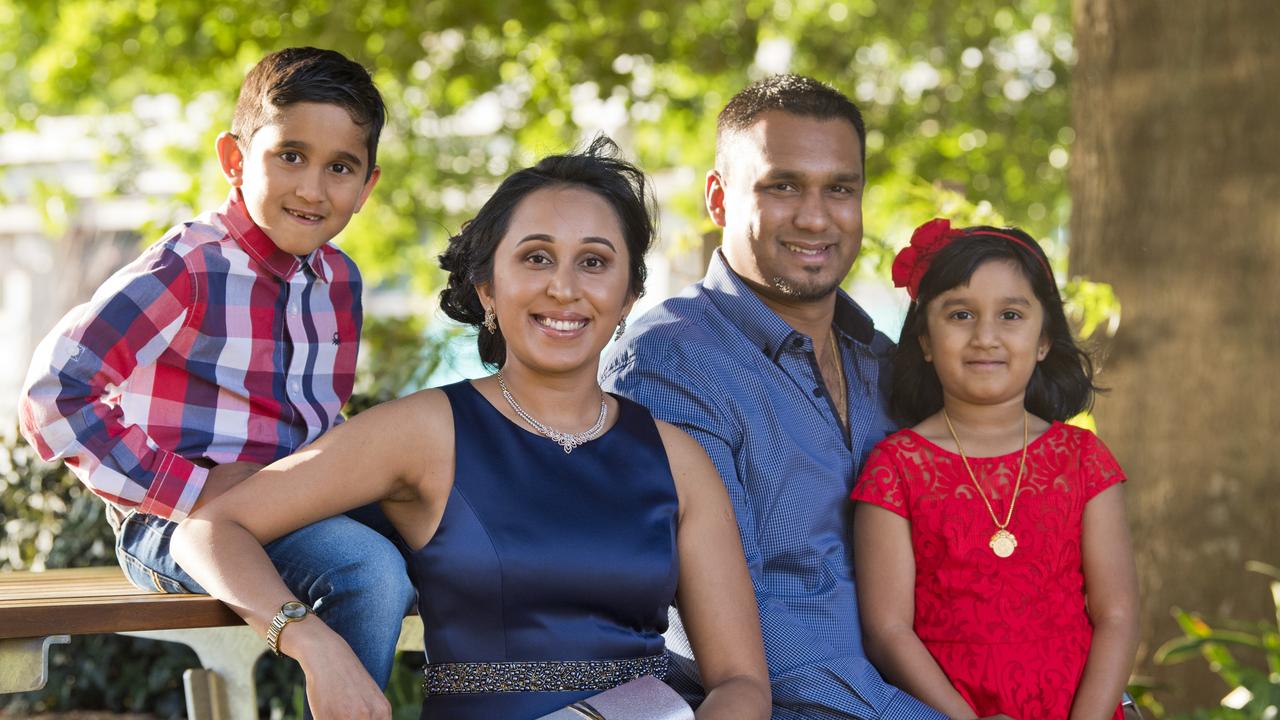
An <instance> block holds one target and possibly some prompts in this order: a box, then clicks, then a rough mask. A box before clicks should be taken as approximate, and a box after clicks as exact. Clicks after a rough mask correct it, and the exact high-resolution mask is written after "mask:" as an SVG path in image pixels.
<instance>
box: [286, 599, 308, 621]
mask: <svg viewBox="0 0 1280 720" xmlns="http://www.w3.org/2000/svg"><path fill="white" fill-rule="evenodd" d="M280 612H282V613H284V616H285V617H287V618H292V619H294V620H298V619H300V618H304V617H306V616H307V606H306V605H303V604H302V603H300V602H298V601H297V600H290V601H289V602H287V603H285V604H284V606H283V607H281V608H280Z"/></svg>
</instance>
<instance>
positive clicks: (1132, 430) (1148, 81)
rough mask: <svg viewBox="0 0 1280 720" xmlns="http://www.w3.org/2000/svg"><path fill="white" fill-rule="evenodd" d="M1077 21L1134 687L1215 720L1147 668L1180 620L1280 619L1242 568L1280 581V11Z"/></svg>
mask: <svg viewBox="0 0 1280 720" xmlns="http://www.w3.org/2000/svg"><path fill="white" fill-rule="evenodd" d="M1074 11H1075V29H1076V46H1077V51H1078V64H1077V65H1076V69H1075V75H1074V78H1073V84H1074V93H1075V94H1074V97H1073V110H1072V113H1073V124H1074V126H1075V130H1076V140H1075V147H1074V153H1073V159H1072V163H1073V164H1072V168H1071V175H1070V180H1071V191H1072V198H1073V200H1072V207H1073V210H1072V216H1071V237H1072V242H1071V270H1072V273H1073V274H1077V275H1083V276H1086V277H1088V278H1089V279H1091V280H1096V281H1102V282H1108V283H1111V284H1112V285H1113V286H1114V288H1115V291H1116V293H1117V295H1118V297H1119V300H1120V302H1121V304H1122V309H1123V320H1122V322H1121V324H1120V327H1119V330H1118V332H1117V333H1116V335H1115V337H1114V338H1113V339H1112V340H1111V341H1110V342H1109V343H1108V346H1107V348H1106V351H1107V352H1106V355H1105V359H1104V371H1103V373H1102V376H1101V382H1102V384H1104V385H1106V386H1109V387H1110V388H1112V391H1111V392H1110V393H1109V394H1107V395H1105V396H1103V397H1102V398H1101V399H1100V400H1099V401H1098V403H1097V407H1096V416H1097V420H1098V425H1099V432H1100V434H1101V435H1102V437H1103V438H1104V440H1105V441H1106V442H1107V443H1108V444H1109V446H1110V447H1111V448H1112V450H1113V451H1114V452H1115V453H1116V455H1117V456H1118V457H1119V459H1120V461H1121V463H1122V464H1123V465H1124V467H1125V468H1126V470H1127V472H1128V475H1129V477H1130V482H1129V484H1128V486H1127V493H1128V497H1129V508H1130V510H1129V512H1130V519H1131V527H1132V530H1133V533H1134V540H1135V545H1136V553H1137V561H1138V568H1139V576H1140V580H1141V586H1142V595H1143V601H1142V618H1141V623H1142V638H1143V644H1142V647H1141V649H1140V652H1139V665H1138V672H1139V674H1141V675H1147V676H1150V677H1154V678H1155V679H1156V680H1157V681H1158V682H1159V683H1160V685H1161V686H1162V688H1163V689H1161V690H1158V691H1157V693H1156V696H1157V697H1158V698H1159V699H1161V700H1162V701H1163V702H1165V704H1166V706H1167V707H1168V708H1169V709H1170V710H1174V711H1182V710H1187V709H1189V708H1191V707H1192V706H1196V705H1216V704H1217V701H1218V700H1219V699H1221V697H1222V696H1223V695H1224V694H1225V692H1226V691H1227V687H1226V685H1225V684H1223V683H1222V682H1221V681H1220V680H1218V679H1217V678H1216V677H1215V676H1214V675H1212V674H1211V673H1210V672H1209V670H1208V669H1207V666H1206V664H1205V663H1203V662H1199V661H1192V662H1189V663H1185V664H1183V665H1178V666H1173V667H1156V666H1154V664H1153V663H1152V662H1151V653H1152V652H1153V651H1154V650H1155V648H1157V647H1159V645H1160V644H1161V643H1162V642H1164V641H1165V640H1167V639H1169V638H1172V637H1175V636H1178V635H1180V632H1179V631H1178V628H1177V626H1176V625H1175V624H1174V622H1173V620H1172V617H1171V614H1170V609H1171V608H1172V607H1174V606H1177V607H1181V608H1183V609H1186V610H1193V611H1198V612H1200V613H1202V614H1204V615H1205V617H1206V619H1209V620H1211V621H1213V620H1218V621H1220V620H1224V619H1232V620H1240V621H1266V620H1270V621H1271V622H1273V623H1274V620H1275V617H1276V615H1275V612H1276V610H1275V608H1274V607H1273V606H1272V605H1271V601H1270V597H1269V593H1268V591H1267V585H1266V579H1265V578H1263V577H1262V576H1259V575H1254V574H1252V573H1247V572H1245V570H1244V564H1245V562H1246V561H1248V560H1262V561H1265V562H1269V563H1272V564H1277V565H1280V529H1278V528H1280V524H1278V523H1277V522H1276V519H1275V515H1276V514H1277V511H1278V510H1280V493H1278V492H1277V490H1278V486H1280V383H1278V382H1277V378H1276V374H1277V370H1280V305H1278V304H1277V300H1276V294H1277V288H1280V95H1278V94H1277V91H1278V90H1280V40H1278V39H1277V38H1278V37H1280V2H1275V0H1187V1H1186V2H1168V1H1167V0H1075V2H1074ZM1250 659H1251V660H1255V661H1256V660H1257V658H1250Z"/></svg>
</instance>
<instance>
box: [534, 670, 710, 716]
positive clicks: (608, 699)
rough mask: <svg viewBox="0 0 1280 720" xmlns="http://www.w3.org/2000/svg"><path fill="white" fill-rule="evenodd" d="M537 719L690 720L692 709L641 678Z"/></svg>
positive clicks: (658, 682)
mask: <svg viewBox="0 0 1280 720" xmlns="http://www.w3.org/2000/svg"><path fill="white" fill-rule="evenodd" d="M538 720H693V710H692V709H690V708H689V704H688V703H686V702H685V701H684V698H682V697H680V695H679V693H677V692H676V691H675V690H672V689H671V688H670V687H668V686H667V684H666V683H664V682H662V681H661V680H659V679H658V678H656V677H653V676H652V675H645V676H643V677H638V678H636V679H635V680H632V681H631V682H628V683H623V684H622V685H619V686H618V687H616V688H613V689H612V690H605V691H604V692H602V693H600V694H599V695H592V696H591V697H589V698H587V699H585V700H579V701H578V702H576V703H574V704H572V705H570V706H568V707H563V708H560V709H559V710H557V711H555V712H553V713H551V714H550V715H543V716H542V717H540V718H538Z"/></svg>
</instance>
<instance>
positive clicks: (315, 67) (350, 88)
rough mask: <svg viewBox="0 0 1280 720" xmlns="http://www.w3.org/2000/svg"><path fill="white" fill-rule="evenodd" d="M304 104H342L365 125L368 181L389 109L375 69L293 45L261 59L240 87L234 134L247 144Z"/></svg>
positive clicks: (232, 132) (316, 49)
mask: <svg viewBox="0 0 1280 720" xmlns="http://www.w3.org/2000/svg"><path fill="white" fill-rule="evenodd" d="M301 102H312V103H327V104H330V105H337V106H339V107H341V108H342V109H344V110H346V111H347V114H349V115H350V116H351V120H352V122H354V123H355V124H357V125H359V126H360V127H362V128H364V129H365V134H366V140H365V146H366V149H367V150H368V151H369V165H368V167H367V168H366V170H365V179H366V180H368V179H369V177H370V176H372V175H373V168H374V166H375V165H377V162H378V137H379V136H380V135H381V134H382V126H383V125H385V124H386V122H387V109H386V106H385V105H383V102H382V94H381V93H379V92H378V87H377V86H376V85H374V84H373V78H372V77H370V76H369V71H367V70H365V69H364V68H363V67H361V66H360V64H359V63H356V62H352V61H351V60H348V59H347V58H346V56H344V55H343V54H342V53H339V52H336V51H334V50H322V49H320V48H313V47H296V48H287V49H285V50H280V51H278V52H273V53H271V54H270V55H268V56H266V57H264V58H262V60H260V61H258V64H257V65H254V66H253V69H252V70H250V71H249V74H248V75H246V76H245V78H244V83H243V84H241V86H240V97H239V99H238V100H236V113H235V116H234V117H232V119H231V134H232V135H235V137H236V141H237V142H239V143H241V147H242V148H243V147H246V146H248V144H249V142H250V141H251V140H252V139H253V135H254V133H256V132H258V130H260V129H261V128H262V127H263V126H264V125H267V124H269V123H271V122H272V121H273V120H274V119H275V117H276V114H277V113H279V112H280V111H281V110H283V109H284V108H287V107H289V106H290V105H293V104H295V103H301Z"/></svg>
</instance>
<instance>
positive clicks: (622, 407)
mask: <svg viewBox="0 0 1280 720" xmlns="http://www.w3.org/2000/svg"><path fill="white" fill-rule="evenodd" d="M461 384H462V385H465V386H466V388H467V390H469V391H470V392H472V393H473V394H474V395H475V396H476V398H477V399H478V400H479V401H480V404H481V405H483V406H484V407H485V409H486V410H487V411H489V412H491V413H493V414H495V415H497V416H498V417H500V418H502V419H503V420H505V421H506V423H507V424H508V425H510V426H512V427H513V428H515V429H516V430H519V431H520V432H522V433H524V434H525V435H530V436H532V437H534V438H537V439H539V440H543V441H545V442H549V443H551V444H552V445H555V446H556V447H561V446H560V444H559V443H557V442H556V441H555V440H552V439H551V438H549V437H547V436H546V435H543V434H542V433H540V432H538V431H537V430H534V429H533V428H530V427H525V426H524V425H522V424H520V423H518V422H516V421H514V420H512V419H511V418H509V417H507V415H506V413H504V412H502V411H501V410H499V409H498V408H497V406H495V405H494V404H493V403H491V402H489V398H487V397H485V396H484V393H482V392H480V390H478V389H477V388H476V385H475V381H474V380H463V381H462V383H461ZM609 396H610V397H612V398H613V399H614V400H616V401H617V403H618V417H616V418H614V421H613V424H612V425H610V426H609V429H608V430H605V431H604V432H602V433H600V434H599V435H597V436H596V437H594V438H592V439H591V440H589V441H587V442H585V443H583V444H582V445H579V446H578V448H585V447H588V446H590V445H594V444H596V443H597V442H600V441H601V440H603V439H605V438H606V437H608V436H609V434H610V433H612V432H613V431H614V430H615V429H617V427H618V426H619V425H621V424H622V420H623V418H625V417H626V415H627V412H628V411H627V409H626V408H627V403H626V400H625V398H621V397H619V396H617V395H615V394H614V393H609ZM575 449H577V448H575ZM566 454H568V453H566Z"/></svg>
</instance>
